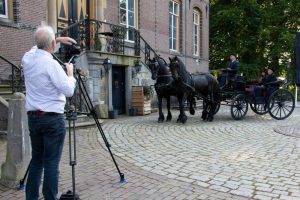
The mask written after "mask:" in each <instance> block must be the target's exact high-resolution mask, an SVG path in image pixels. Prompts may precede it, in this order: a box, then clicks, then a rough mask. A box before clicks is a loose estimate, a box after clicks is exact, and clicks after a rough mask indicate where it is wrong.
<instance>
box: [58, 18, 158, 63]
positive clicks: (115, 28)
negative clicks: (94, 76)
mask: <svg viewBox="0 0 300 200" xmlns="http://www.w3.org/2000/svg"><path fill="white" fill-rule="evenodd" d="M127 34H130V36H131V37H133V38H130V39H131V41H129V40H126V38H127ZM57 36H69V37H72V38H74V39H75V40H76V41H77V43H78V44H80V47H81V49H82V50H96V51H101V52H109V53H118V54H123V55H134V56H140V57H141V59H143V61H144V62H146V61H147V60H148V59H149V58H151V57H156V56H158V55H157V54H156V52H155V50H154V49H153V48H152V47H151V46H150V45H149V43H147V41H146V40H145V39H144V38H143V37H142V36H141V34H140V32H139V31H138V30H136V29H133V28H126V27H124V26H120V25H115V24H110V23H107V22H103V21H98V20H94V19H84V20H81V21H79V22H76V23H70V26H68V27H67V28H65V29H63V30H61V31H59V32H58V33H57ZM128 49H133V51H129V50H128Z"/></svg>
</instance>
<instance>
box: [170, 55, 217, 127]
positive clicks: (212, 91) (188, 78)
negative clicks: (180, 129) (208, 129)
mask: <svg viewBox="0 0 300 200" xmlns="http://www.w3.org/2000/svg"><path fill="white" fill-rule="evenodd" d="M169 59H170V65H169V66H170V70H171V73H172V76H173V78H174V80H175V83H176V87H177V93H178V95H177V97H178V101H179V107H180V115H179V117H178V120H179V121H180V122H182V123H185V121H186V120H187V117H186V115H185V113H184V102H185V100H186V99H187V100H188V101H192V99H191V98H193V96H199V97H201V98H202V99H203V101H204V103H203V105H204V107H203V112H202V119H203V120H208V121H212V120H213V116H214V114H215V109H216V108H217V105H218V103H219V102H218V101H219V95H220V88H219V84H218V81H217V80H216V79H215V78H214V77H213V76H212V75H211V74H209V73H197V74H190V73H189V72H188V71H187V70H186V67H185V65H184V64H183V62H182V61H181V60H180V59H179V58H178V57H177V56H175V57H174V58H169Z"/></svg>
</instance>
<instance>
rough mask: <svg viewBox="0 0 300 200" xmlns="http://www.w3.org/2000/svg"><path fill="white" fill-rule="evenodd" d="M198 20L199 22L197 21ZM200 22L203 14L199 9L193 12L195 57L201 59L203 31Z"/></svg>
mask: <svg viewBox="0 0 300 200" xmlns="http://www.w3.org/2000/svg"><path fill="white" fill-rule="evenodd" d="M196 18H197V20H195V19H196ZM200 20H201V12H200V11H199V10H197V9H194V10H193V55H194V56H199V57H200V31H201V27H200V26H201V21H200ZM196 30H197V33H196ZM195 33H196V34H195ZM195 38H197V41H196V40H195Z"/></svg>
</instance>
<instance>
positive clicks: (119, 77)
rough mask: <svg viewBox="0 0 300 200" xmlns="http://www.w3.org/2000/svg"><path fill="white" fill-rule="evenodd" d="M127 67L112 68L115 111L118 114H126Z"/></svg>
mask: <svg viewBox="0 0 300 200" xmlns="http://www.w3.org/2000/svg"><path fill="white" fill-rule="evenodd" d="M125 92H126V91H125V67H119V66H113V68H112V99H113V107H114V110H118V114H119V115H121V114H125V113H126V109H125V102H126V100H125V95H126V93H125Z"/></svg>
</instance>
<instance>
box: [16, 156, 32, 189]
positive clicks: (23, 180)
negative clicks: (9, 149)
mask: <svg viewBox="0 0 300 200" xmlns="http://www.w3.org/2000/svg"><path fill="white" fill-rule="evenodd" d="M30 165H31V160H30V162H29V164H28V167H27V169H26V172H25V174H24V177H23V179H21V180H20V185H18V186H17V189H18V190H23V189H24V187H25V185H24V183H25V180H26V177H27V175H28V172H29V168H30Z"/></svg>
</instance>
